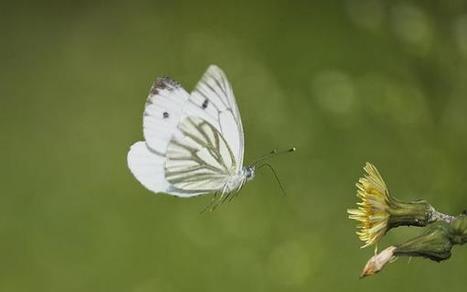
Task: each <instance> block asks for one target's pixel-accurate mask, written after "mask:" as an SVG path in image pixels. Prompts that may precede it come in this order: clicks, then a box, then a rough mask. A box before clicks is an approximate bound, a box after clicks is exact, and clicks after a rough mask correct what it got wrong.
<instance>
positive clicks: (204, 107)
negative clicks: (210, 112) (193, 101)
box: [201, 99, 209, 109]
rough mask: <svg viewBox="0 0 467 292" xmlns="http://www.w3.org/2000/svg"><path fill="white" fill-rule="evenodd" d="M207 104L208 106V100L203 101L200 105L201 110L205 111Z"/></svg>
mask: <svg viewBox="0 0 467 292" xmlns="http://www.w3.org/2000/svg"><path fill="white" fill-rule="evenodd" d="M208 104H209V100H208V99H205V100H204V101H203V104H202V105H201V107H202V108H203V109H206V108H207V107H208Z"/></svg>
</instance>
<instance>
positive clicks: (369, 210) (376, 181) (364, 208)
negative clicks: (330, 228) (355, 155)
mask: <svg viewBox="0 0 467 292" xmlns="http://www.w3.org/2000/svg"><path fill="white" fill-rule="evenodd" d="M363 169H364V170H365V172H366V174H365V176H364V177H362V178H360V179H359V180H358V183H357V197H359V198H360V199H361V202H359V203H357V205H358V206H359V207H358V209H349V210H347V213H348V214H349V218H350V219H353V220H357V221H359V222H360V225H359V226H358V228H359V229H360V230H359V231H358V232H357V235H358V237H359V238H360V240H361V241H363V242H365V245H363V246H362V248H363V247H367V246H369V245H372V244H374V243H377V242H378V241H379V240H380V239H381V238H382V237H383V236H384V234H385V233H386V232H387V231H388V229H389V227H388V223H389V218H390V212H389V208H390V206H389V204H390V200H391V197H390V195H389V191H388V189H387V187H386V184H385V183H384V180H383V178H382V177H381V175H380V174H379V172H378V170H377V169H376V167H375V166H373V165H372V164H371V163H368V162H367V163H366V165H365V167H364V168H363Z"/></svg>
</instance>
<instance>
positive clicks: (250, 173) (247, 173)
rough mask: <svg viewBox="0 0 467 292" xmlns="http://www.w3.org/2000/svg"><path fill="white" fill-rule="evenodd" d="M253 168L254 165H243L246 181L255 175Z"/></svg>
mask: <svg viewBox="0 0 467 292" xmlns="http://www.w3.org/2000/svg"><path fill="white" fill-rule="evenodd" d="M255 168H256V167H255V166H254V165H249V166H245V168H244V170H243V171H244V173H245V178H246V180H247V181H250V180H252V179H253V178H254V177H255Z"/></svg>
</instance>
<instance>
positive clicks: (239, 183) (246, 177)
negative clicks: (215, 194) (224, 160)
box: [222, 166, 255, 193]
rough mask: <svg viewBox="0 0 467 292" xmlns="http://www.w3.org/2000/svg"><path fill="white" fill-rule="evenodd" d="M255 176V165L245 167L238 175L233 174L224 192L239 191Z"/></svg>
mask: <svg viewBox="0 0 467 292" xmlns="http://www.w3.org/2000/svg"><path fill="white" fill-rule="evenodd" d="M254 176H255V167H254V166H245V167H243V168H242V169H241V170H240V171H239V172H238V173H237V175H233V176H231V177H230V178H229V179H228V180H227V181H226V183H225V185H224V188H223V190H222V193H233V192H238V191H240V189H241V188H242V187H243V186H244V185H245V183H247V182H248V181H250V180H252V179H253V178H254Z"/></svg>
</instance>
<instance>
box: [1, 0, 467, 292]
mask: <svg viewBox="0 0 467 292" xmlns="http://www.w3.org/2000/svg"><path fill="white" fill-rule="evenodd" d="M0 11H1V12H0V32H1V46H0V66H1V67H0V68H1V69H0V121H1V123H0V131H1V133H2V134H1V135H0V142H1V143H0V145H1V152H0V153H1V154H0V155H1V165H2V167H1V168H0V169H1V170H0V177H1V196H0V291H134V292H145V291H268V292H269V291H341V290H343V289H344V290H345V291H357V290H358V291H398V290H399V291H407V290H410V289H416V290H420V291H421V290H423V291H440V290H444V289H445V288H449V291H451V292H454V291H465V285H466V278H465V272H464V271H465V267H466V264H467V249H466V248H465V247H457V248H455V249H454V251H453V252H454V254H453V257H452V258H451V259H450V260H449V261H446V262H443V263H441V264H436V263H433V262H429V261H428V260H423V259H414V260H412V262H411V263H410V264H407V259H406V258H402V259H399V261H398V262H396V263H394V264H392V265H390V266H388V267H387V268H386V269H385V271H384V272H383V273H382V274H379V275H378V276H376V277H373V278H370V279H365V280H359V279H358V275H359V273H360V271H361V269H362V267H363V265H364V263H365V262H366V260H367V259H368V258H369V257H370V256H371V255H372V252H373V251H372V249H371V248H368V249H364V250H360V249H359V247H360V245H361V244H362V243H361V242H359V241H358V239H357V237H356V235H355V234H354V233H355V223H354V222H352V221H350V220H348V219H347V215H346V209H347V208H349V207H353V206H354V205H355V203H356V201H357V199H356V197H355V187H354V183H355V182H356V180H357V178H358V177H359V176H360V175H361V174H362V172H363V171H362V166H363V164H364V162H365V161H371V162H373V163H375V164H376V166H377V167H378V168H379V169H380V171H381V172H382V174H383V177H384V178H385V179H386V182H387V184H388V185H389V187H390V189H391V190H392V193H393V194H395V195H396V196H398V197H399V198H401V199H407V200H409V199H415V198H425V199H427V200H429V201H430V202H431V203H432V204H433V205H434V206H436V207H437V208H438V209H439V210H440V211H444V212H446V213H451V214H458V213H460V212H461V211H462V210H463V209H464V208H467V196H466V193H467V184H466V183H465V181H466V177H467V163H466V162H467V150H466V149H467V97H466V94H467V82H466V80H467V3H466V1H459V0H454V1H453V0H451V1H441V0H439V1H382V0H348V1H230V2H227V1H224V2H221V1H116V2H105V1H2V3H1V4H0ZM211 63H213V64H218V65H219V66H221V68H223V69H224V70H225V72H226V73H227V76H228V77H229V79H230V81H231V82H232V84H233V87H234V91H235V94H236V97H237V101H238V104H239V107H240V111H241V114H242V118H243V124H244V128H245V134H246V161H245V162H246V163H248V162H251V161H252V160H253V159H255V158H257V157H258V156H260V155H262V154H265V153H267V152H268V151H270V150H271V149H273V148H276V147H277V148H284V147H289V146H291V145H295V146H296V147H297V149H298V151H297V152H296V153H294V154H290V155H287V156H282V157H280V158H276V159H275V160H274V161H273V162H272V163H273V165H274V166H275V168H276V170H277V171H278V172H279V176H280V178H281V181H282V183H283V184H284V185H285V188H286V189H287V192H288V195H287V196H286V197H284V196H282V195H281V193H280V189H279V187H278V186H277V184H276V183H275V182H274V178H273V176H272V175H271V173H270V172H268V171H267V170H266V169H263V170H261V171H260V172H259V173H258V174H257V177H256V179H255V180H254V181H253V182H251V183H249V184H248V185H247V186H246V187H245V188H244V189H243V190H242V192H241V194H240V196H239V197H238V198H237V199H235V200H234V201H233V202H231V203H229V204H226V205H224V206H222V207H221V208H220V209H218V210H217V211H215V212H213V213H207V214H202V215H200V214H199V213H200V211H201V210H202V209H203V208H204V207H205V206H206V205H207V204H208V203H209V199H210V198H209V196H205V197H199V198H193V199H178V198H175V197H170V196H163V195H154V194H152V193H150V192H149V191H147V190H146V189H144V188H143V187H142V186H141V185H140V184H139V183H138V182H137V181H136V179H135V178H134V177H133V176H132V175H131V173H130V172H129V170H128V168H127V166H126V155H127V151H128V149H129V146H130V145H131V144H132V143H133V142H135V141H138V140H141V139H142V113H143V107H144V103H145V99H146V96H147V93H148V90H149V87H150V86H151V83H152V82H153V80H154V79H155V77H156V76H159V75H170V76H172V77H174V78H175V79H176V80H178V81H180V82H181V83H182V84H183V85H184V86H185V87H186V88H187V89H188V90H191V89H192V88H193V86H194V85H195V84H196V82H197V81H198V79H199V78H200V77H201V75H202V73H203V72H204V70H205V69H206V68H207V66H208V65H209V64H211ZM419 231H420V230H418V229H415V228H406V229H396V230H393V231H391V232H390V233H389V234H388V235H387V236H386V237H385V238H384V240H383V242H382V244H381V245H380V247H385V246H388V245H390V244H394V243H398V242H401V241H403V240H405V239H408V238H409V237H410V236H412V235H413V234H416V233H418V232H419Z"/></svg>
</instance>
